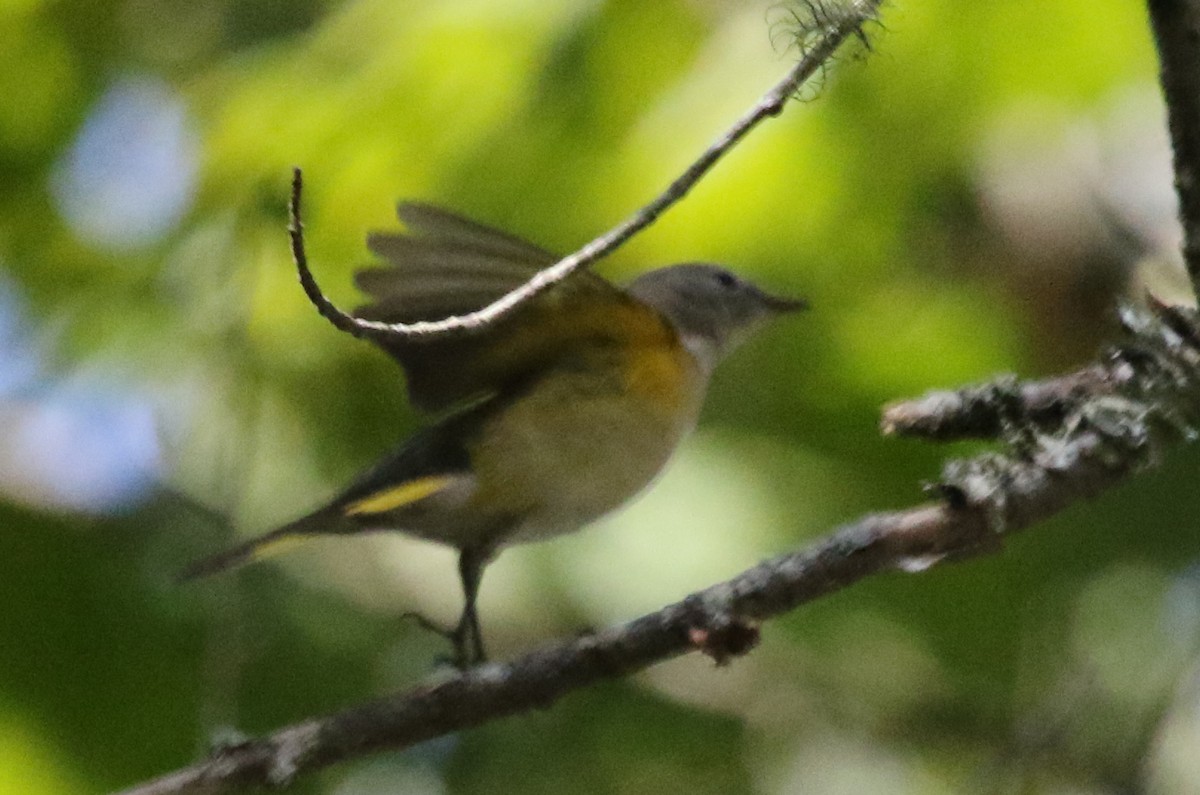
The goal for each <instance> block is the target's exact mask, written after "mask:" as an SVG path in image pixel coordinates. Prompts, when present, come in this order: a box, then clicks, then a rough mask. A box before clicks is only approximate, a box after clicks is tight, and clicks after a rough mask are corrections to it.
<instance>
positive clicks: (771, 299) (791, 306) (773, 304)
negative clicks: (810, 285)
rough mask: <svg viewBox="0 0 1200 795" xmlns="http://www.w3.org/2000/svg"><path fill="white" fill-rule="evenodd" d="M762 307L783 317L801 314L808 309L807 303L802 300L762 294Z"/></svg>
mask: <svg viewBox="0 0 1200 795" xmlns="http://www.w3.org/2000/svg"><path fill="white" fill-rule="evenodd" d="M762 299H763V305H764V306H766V307H767V309H769V310H770V311H772V312H774V313H776V314H780V315H784V314H790V313H792V312H802V311H804V310H805V309H808V301H805V300H804V299H803V298H784V297H783V296H780V295H771V294H769V293H763V296H762Z"/></svg>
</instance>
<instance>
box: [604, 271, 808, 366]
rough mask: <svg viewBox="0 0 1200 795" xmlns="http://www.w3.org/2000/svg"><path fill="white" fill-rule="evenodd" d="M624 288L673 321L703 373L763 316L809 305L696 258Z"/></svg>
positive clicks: (642, 276) (634, 281)
mask: <svg viewBox="0 0 1200 795" xmlns="http://www.w3.org/2000/svg"><path fill="white" fill-rule="evenodd" d="M628 290H629V293H630V294H631V295H632V296H633V297H634V298H637V299H638V300H640V301H642V302H644V303H646V304H649V305H650V306H652V307H654V308H655V309H657V310H658V311H659V312H661V313H662V314H663V315H664V316H665V317H666V318H667V319H668V320H669V321H670V322H671V324H672V325H674V327H675V330H676V331H677V332H679V336H680V338H681V339H682V340H683V343H684V345H686V346H687V348H688V350H690V351H691V352H692V354H693V355H694V356H695V357H696V359H697V361H698V362H699V363H700V365H701V367H703V368H704V370H705V371H706V372H711V371H712V369H713V368H714V367H716V365H717V362H719V361H720V360H721V358H722V357H723V356H724V355H725V354H727V353H729V351H731V350H733V348H734V347H736V346H737V345H738V344H739V343H740V342H742V341H743V340H745V339H746V338H747V337H749V336H750V334H751V333H753V332H754V331H755V330H757V329H758V328H760V327H761V326H762V325H763V324H764V323H766V321H767V320H769V319H771V318H772V317H775V316H776V315H779V314H783V313H785V312H795V311H798V310H801V309H805V308H807V306H808V304H807V303H805V302H804V301H801V300H796V299H791V298H781V297H778V296H774V295H769V294H768V293H765V292H763V291H762V290H760V289H759V288H758V287H756V286H755V285H754V284H752V283H750V282H748V281H746V280H745V279H743V278H741V277H740V276H738V275H737V274H735V273H732V272H731V271H729V270H726V269H725V268H722V267H720V266H719V265H709V264H706V263H698V262H696V263H687V264H684V265H672V266H670V267H667V268H659V269H658V270H654V271H650V272H649V273H646V274H643V275H641V276H639V277H638V278H636V279H634V280H633V282H631V283H630V284H629V287H628Z"/></svg>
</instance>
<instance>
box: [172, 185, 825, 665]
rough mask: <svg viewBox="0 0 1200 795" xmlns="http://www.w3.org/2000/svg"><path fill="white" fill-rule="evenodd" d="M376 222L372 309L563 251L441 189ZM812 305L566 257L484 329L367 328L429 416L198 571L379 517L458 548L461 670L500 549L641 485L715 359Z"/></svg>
mask: <svg viewBox="0 0 1200 795" xmlns="http://www.w3.org/2000/svg"><path fill="white" fill-rule="evenodd" d="M397 215H398V217H399V220H400V221H401V223H402V224H403V226H404V227H405V229H406V231H405V232H402V233H397V232H385V233H379V232H376V233H371V234H370V235H368V238H367V247H368V249H369V250H370V251H372V252H373V253H374V254H375V255H377V256H378V257H381V258H382V259H383V260H384V261H385V263H386V265H385V266H384V267H374V268H369V269H364V270H359V271H357V272H356V273H355V274H354V279H355V282H356V284H357V286H358V288H359V289H360V290H361V291H362V292H364V293H365V294H366V295H367V296H368V297H369V299H370V300H369V302H368V303H366V304H364V305H363V306H360V307H358V308H357V309H356V310H355V313H354V314H355V315H356V316H358V317H360V318H362V319H366V320H376V321H383V322H388V323H411V322H414V321H420V320H437V319H442V318H445V317H448V316H451V315H460V314H463V313H467V312H471V311H474V310H478V309H480V308H481V307H483V306H486V305H487V304H490V303H491V302H493V301H495V300H496V299H498V298H500V297H502V296H503V295H505V294H507V293H509V292H510V291H511V290H513V289H515V288H517V287H519V286H520V285H522V284H524V283H526V282H527V281H528V280H529V279H530V278H531V277H532V276H533V275H534V274H536V273H538V272H539V271H541V270H542V269H544V268H546V267H548V266H550V265H553V264H554V263H555V262H557V261H558V260H559V259H560V258H559V257H558V256H556V255H555V254H553V253H550V252H548V251H546V250H545V249H543V248H541V247H539V246H537V245H534V244H532V243H529V242H527V241H525V240H522V239H521V238H518V237H516V236H513V235H510V234H508V233H506V232H503V231H500V230H498V229H494V228H492V227H489V226H486V225H484V224H481V223H478V222H476V221H473V220H471V219H468V218H466V217H464V216H461V215H458V214H456V213H453V212H451V211H449V210H445V209H442V208H439V207H437V206H434V205H430V204H424V203H417V202H402V203H400V204H399V205H398V209H397ZM805 308H807V303H806V302H805V301H804V300H802V299H794V298H786V297H782V296H776V295H772V294H769V293H767V292H766V291H764V290H762V289H761V288H759V287H758V286H756V285H755V284H753V283H752V282H750V281H749V280H747V279H745V278H743V277H741V276H739V275H737V274H736V273H734V272H733V271H731V270H729V269H728V268H725V267H723V266H720V265H716V264H712V263H705V262H688V263H683V264H677V265H670V266H666V267H661V268H658V269H655V270H651V271H648V272H646V273H644V274H643V275H641V276H638V277H637V278H635V279H633V280H632V281H631V282H629V283H628V284H627V285H625V286H624V287H619V286H617V285H616V284H614V283H612V282H610V281H608V280H607V279H604V278H603V277H601V276H599V275H597V274H595V273H594V272H592V271H590V270H581V271H576V272H575V273H573V274H571V275H570V276H569V277H567V278H566V279H564V280H562V281H561V282H558V283H556V284H554V285H553V286H551V287H549V288H547V289H545V290H543V291H542V292H540V293H538V294H536V295H535V296H534V297H533V298H532V299H530V300H528V301H526V302H524V303H523V304H521V305H519V306H518V307H517V308H516V309H514V310H513V311H512V312H510V313H508V314H506V315H504V316H502V317H500V318H499V319H498V320H496V321H495V322H493V323H492V324H490V325H489V326H488V327H487V328H485V329H483V330H478V331H473V332H471V333H465V334H452V335H442V336H431V337H428V338H407V337H400V336H396V337H388V338H386V339H375V341H376V342H377V344H379V345H380V346H381V347H382V348H383V349H384V350H385V351H386V352H387V353H388V354H390V355H391V356H392V357H393V358H394V359H395V360H396V361H397V362H398V363H399V365H400V366H401V368H402V369H403V370H404V373H405V376H406V381H407V390H408V395H409V399H410V401H411V403H412V404H413V405H414V407H415V408H417V409H418V410H421V411H424V412H427V413H429V414H430V415H432V417H433V419H432V420H431V421H430V422H429V423H428V424H427V425H426V426H425V427H424V428H423V429H421V430H419V431H417V432H416V433H415V434H414V435H413V436H411V437H410V438H409V439H407V440H406V441H404V442H403V443H402V444H400V445H399V446H398V447H397V448H396V449H395V450H394V451H392V452H391V453H389V454H388V455H386V456H384V457H383V458H382V459H381V460H380V461H378V462H377V463H376V464H375V465H374V466H372V467H370V468H369V469H367V470H366V471H365V472H363V473H362V474H361V475H360V476H359V477H357V478H355V479H354V480H353V481H352V482H351V483H350V485H349V486H348V487H346V488H345V489H344V490H342V491H341V492H340V493H338V494H337V495H336V496H335V497H334V498H333V499H332V500H330V501H329V502H327V503H326V504H324V505H323V506H321V507H319V508H317V509H316V510H314V511H312V512H310V513H307V514H305V515H303V516H301V517H300V518H298V519H295V520H294V521H291V522H289V523H287V524H285V525H283V526H282V527H279V528H278V529H275V530H272V531H271V532H268V533H266V534H264V535H261V536H259V537H257V538H253V539H251V540H249V541H246V542H244V543H242V544H239V545H237V546H234V547H232V548H230V549H227V550H225V551H222V552H218V553H217V554H215V555H212V556H210V557H207V558H204V559H201V560H198V561H196V562H194V563H193V564H192V565H190V566H189V567H188V568H187V569H186V570H185V571H184V572H183V573H182V575H181V579H184V580H192V579H196V578H200V577H205V576H208V575H212V574H216V573H217V572H220V571H224V570H226V569H230V568H232V567H234V566H236V565H238V564H242V563H246V562H248V561H251V560H255V559H258V558H260V557H262V556H264V554H266V553H267V552H269V551H272V550H274V549H277V548H280V547H282V546H283V545H284V544H285V543H286V542H291V541H295V540H301V539H305V538H310V537H313V536H328V535H351V534H355V533H363V532H376V531H380V530H391V531H399V532H401V533H404V534H407V535H409V536H415V537H417V538H422V539H426V540H429V541H433V542H438V543H441V544H444V545H448V546H450V547H452V548H454V549H455V550H457V551H458V574H459V577H460V579H461V584H462V590H463V610H462V613H461V615H460V618H459V620H458V623H457V624H456V625H455V627H454V628H453V629H452V630H448V631H446V632H445V633H444V634H446V635H447V637H449V639H450V641H451V642H452V644H453V648H454V662H455V664H456V665H457V666H458V667H460V668H466V667H469V666H471V665H473V664H476V663H480V662H483V661H485V660H486V658H487V656H486V652H485V647H484V642H483V633H482V630H481V627H480V622H479V616H478V610H477V606H476V603H477V600H478V596H479V588H480V582H481V579H482V575H483V570H484V568H485V567H486V566H487V564H488V563H489V562H490V561H492V560H493V559H494V558H495V556H496V555H497V554H498V553H499V552H500V551H501V550H502V549H504V548H505V547H509V546H512V545H515V544H523V543H527V542H533V541H539V540H543V539H548V538H551V537H554V536H557V535H561V534H564V533H570V532H574V531H576V530H578V529H580V528H582V527H584V526H585V525H587V524H589V523H590V522H592V521H593V520H595V519H597V518H599V517H600V516H603V515H605V514H607V513H609V512H611V511H613V510H614V509H616V508H618V507H619V506H621V505H622V504H624V503H626V502H627V501H629V500H630V499H631V498H632V497H634V496H635V495H637V494H638V493H640V492H641V491H642V490H643V489H645V488H646V487H647V486H648V485H649V484H650V483H651V482H652V481H653V480H654V479H655V477H656V476H657V475H658V474H659V472H660V471H661V470H662V469H663V467H664V466H665V465H666V463H667V461H668V459H669V458H670V457H671V455H672V453H673V452H674V451H675V449H676V448H677V447H678V445H679V443H680V442H681V441H682V440H683V438H684V437H685V436H686V435H687V434H688V433H689V432H690V431H691V430H692V429H693V428H694V427H695V425H696V423H697V420H698V417H699V414H700V409H701V405H702V403H703V401H704V396H705V394H706V392H707V390H708V384H709V382H710V378H711V376H712V374H713V371H714V369H715V368H716V366H717V364H718V363H719V362H720V361H721V360H722V359H723V358H725V356H727V355H728V354H729V353H730V352H731V351H732V350H734V349H735V348H736V347H737V346H738V345H739V344H740V343H741V342H742V341H744V340H745V339H746V338H747V337H749V336H750V335H751V334H752V333H753V332H754V331H756V330H757V329H759V328H761V327H762V326H764V325H765V324H766V323H767V322H768V321H769V320H771V319H772V318H774V317H776V316H779V315H783V314H787V313H792V312H796V311H798V310H802V309H805Z"/></svg>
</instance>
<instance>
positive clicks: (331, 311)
mask: <svg viewBox="0 0 1200 795" xmlns="http://www.w3.org/2000/svg"><path fill="white" fill-rule="evenodd" d="M881 2H882V0H851V2H848V3H846V4H845V5H844V6H820V7H819V9H818V11H819V12H818V11H814V14H813V16H814V20H813V21H814V24H816V25H818V26H819V27H820V31H819V33H818V34H817V38H816V40H815V41H814V42H812V43H811V44H806V43H804V42H801V48H802V56H801V58H800V60H799V61H798V62H797V63H796V65H795V66H793V67H792V68H791V70H789V71H788V73H787V74H786V75H785V76H784V77H783V79H782V80H780V81H779V82H778V83H776V84H775V85H774V86H772V87H771V89H770V90H769V91H767V92H766V93H765V94H763V95H762V96H761V97H760V98H759V99H758V101H757V102H755V103H754V105H753V106H752V107H751V108H750V109H749V110H748V111H746V113H745V114H743V115H742V117H741V118H739V119H738V120H737V121H736V122H734V123H733V125H732V126H731V127H730V128H729V129H728V130H726V131H725V133H724V134H722V135H721V136H720V137H719V138H718V139H717V140H716V141H714V142H713V143H712V145H710V146H709V147H708V149H706V150H705V151H704V153H703V154H701V155H700V157H698V158H697V159H696V160H695V161H694V162H693V163H692V164H691V165H690V166H688V167H687V169H686V170H685V171H684V172H683V173H682V174H680V175H679V176H678V177H676V178H675V180H674V181H672V182H671V184H670V185H669V186H667V189H666V190H664V191H663V192H662V193H661V194H659V195H658V196H657V197H655V199H654V200H653V201H651V202H650V203H649V204H647V205H646V206H644V207H642V208H641V209H640V210H638V211H637V212H635V213H634V214H633V215H631V216H630V217H629V218H627V219H626V220H624V221H622V222H621V223H619V224H617V225H616V226H615V227H613V228H612V229H610V230H609V231H607V232H605V233H604V234H602V235H600V236H599V237H597V238H596V239H594V240H592V241H591V242H590V243H588V244H587V245H585V246H584V247H583V248H581V249H579V250H578V251H576V252H575V253H574V254H571V255H570V256H568V257H565V258H564V259H562V260H560V261H559V262H557V263H555V264H554V265H551V266H550V267H549V268H546V269H545V270H543V271H541V272H539V273H538V274H537V275H536V276H534V277H533V278H532V279H530V280H529V281H528V282H527V283H526V284H524V285H522V286H521V287H519V288H517V289H516V290H513V291H512V292H510V293H508V294H507V295H505V296H502V297H501V298H499V299H497V300H496V301H495V302H493V303H491V304H489V305H488V306H485V307H483V308H482V309H480V310H478V311H476V312H471V313H469V314H466V315H461V316H453V317H448V318H445V319H444V320H437V321H419V322H416V323H383V322H379V321H373V320H363V319H361V318H356V317H354V316H353V315H350V314H347V313H346V312H344V311H342V310H341V309H338V308H337V307H336V306H334V305H333V303H332V302H331V301H330V300H329V299H328V298H326V297H325V295H324V294H323V293H322V292H321V289H320V288H319V287H318V286H317V283H316V280H315V279H314V278H313V275H312V272H311V271H310V270H309V268H308V257H307V256H306V255H305V252H304V234H303V229H302V225H301V223H300V192H301V186H302V183H301V176H300V169H298V168H297V169H294V170H293V174H292V203H291V224H290V225H289V227H288V231H289V233H290V235H291V241H292V254H293V257H294V259H295V261H296V269H297V271H299V275H300V284H301V285H302V286H303V287H304V292H305V294H307V295H308V299H309V300H310V301H311V302H312V303H313V305H314V306H315V307H316V308H317V311H318V312H320V313H321V316H322V317H324V318H325V319H326V320H328V321H329V322H330V323H332V324H333V325H334V327H335V328H337V329H338V330H339V331H344V332H346V333H347V334H351V335H352V336H355V337H359V338H368V339H373V340H375V341H377V342H384V341H387V340H388V339H394V338H396V337H401V338H416V337H423V336H429V335H435V334H446V333H452V332H460V333H461V332H465V331H471V330H477V329H481V328H484V327H487V326H488V325H490V324H492V323H494V322H495V321H497V320H499V319H500V318H502V317H504V316H505V315H507V314H508V313H509V312H511V311H512V310H513V309H515V308H516V307H518V306H520V305H521V304H522V303H524V302H525V301H528V300H529V299H530V298H532V297H534V296H535V295H537V294H538V293H540V292H541V291H542V290H545V289H546V288H548V287H551V286H553V285H554V284H557V283H558V282H561V281H562V280H563V279H566V278H567V277H568V276H570V275H571V274H572V273H574V272H575V271H577V270H579V269H580V268H586V267H588V266H590V265H592V264H593V263H595V262H596V261H597V260H599V259H601V258H602V257H605V256H607V255H609V254H611V253H612V252H613V251H615V250H616V249H617V248H619V247H620V246H621V245H622V244H624V243H625V242H626V241H627V240H629V239H630V238H631V237H633V236H634V235H635V234H637V233H638V232H640V231H642V230H643V229H645V228H646V227H648V226H650V224H652V223H654V221H655V220H656V219H657V218H658V217H659V216H660V215H661V214H662V213H663V212H665V211H666V210H667V209H668V208H670V207H671V206H672V205H674V204H675V203H676V202H678V201H679V200H680V199H682V198H683V197H684V196H686V195H687V194H688V192H689V191H690V190H691V189H692V188H693V187H694V186H695V185H696V183H697V182H699V181H700V179H701V178H702V177H703V176H704V175H705V174H707V173H708V172H709V170H711V169H712V167H713V166H715V165H716V164H717V161H719V160H720V159H721V158H722V157H724V156H725V155H726V154H728V153H729V152H730V151H731V150H732V149H733V147H734V146H736V145H737V144H738V142H740V141H741V140H742V139H743V138H745V137H746V135H747V134H749V133H750V131H751V130H753V129H754V128H755V127H757V126H758V125H759V124H760V123H762V122H763V121H765V120H766V119H769V118H772V117H774V116H778V115H779V114H780V113H782V112H783V107H784V105H786V104H787V102H788V100H789V99H791V98H792V97H793V96H795V95H796V93H797V92H798V91H799V90H800V87H801V86H803V85H804V83H805V82H807V81H808V79H809V78H811V77H812V76H813V75H814V74H816V73H817V72H818V71H820V70H821V69H822V68H823V67H824V65H825V64H826V63H827V62H828V61H829V59H830V57H832V56H833V54H834V52H836V51H837V49H838V48H839V47H840V46H841V45H842V43H843V42H844V41H845V40H846V39H847V38H849V37H850V36H852V35H858V36H860V37H861V36H862V27H863V25H865V24H866V23H868V22H870V21H871V20H873V19H874V18H875V15H876V12H877V11H878V8H879V4H880V3H881ZM814 8H816V7H815V6H814ZM802 33H803V32H802Z"/></svg>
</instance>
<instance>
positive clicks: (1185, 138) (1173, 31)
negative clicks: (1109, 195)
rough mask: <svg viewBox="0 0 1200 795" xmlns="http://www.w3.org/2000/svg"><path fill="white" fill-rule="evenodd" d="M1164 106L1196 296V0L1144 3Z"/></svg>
mask: <svg viewBox="0 0 1200 795" xmlns="http://www.w3.org/2000/svg"><path fill="white" fill-rule="evenodd" d="M1147 5H1148V7H1149V9H1150V22H1151V25H1152V26H1153V28H1154V40H1155V43H1156V44H1157V45H1158V58H1159V64H1160V72H1159V80H1160V82H1161V83H1162V90H1163V95H1164V97H1165V98H1166V102H1167V121H1168V127H1169V128H1170V132H1171V149H1172V150H1173V151H1174V154H1175V192H1176V193H1177V194H1178V195H1179V218H1180V221H1181V222H1182V224H1183V261H1184V264H1185V265H1186V266H1187V271H1188V276H1189V277H1190V278H1191V280H1192V291H1193V294H1195V295H1196V296H1197V297H1200V0H1149V2H1148V3H1147Z"/></svg>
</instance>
